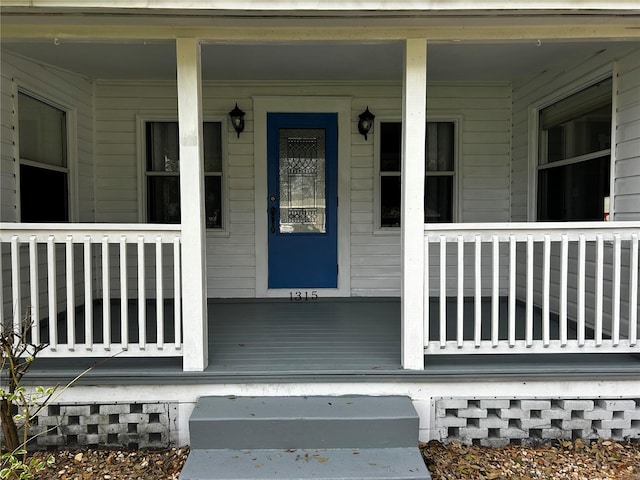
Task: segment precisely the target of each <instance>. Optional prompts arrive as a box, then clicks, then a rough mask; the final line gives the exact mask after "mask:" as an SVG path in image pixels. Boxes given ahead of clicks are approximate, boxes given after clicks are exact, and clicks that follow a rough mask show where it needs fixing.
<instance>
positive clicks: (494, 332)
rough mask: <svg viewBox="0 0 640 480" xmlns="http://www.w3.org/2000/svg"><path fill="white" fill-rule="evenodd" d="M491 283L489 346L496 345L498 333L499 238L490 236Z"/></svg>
mask: <svg viewBox="0 0 640 480" xmlns="http://www.w3.org/2000/svg"><path fill="white" fill-rule="evenodd" d="M491 245H492V249H491V252H492V253H491V257H492V258H491V260H492V262H491V263H492V273H493V285H492V287H491V346H492V347H497V346H498V341H499V340H500V338H499V333H500V240H499V239H498V236H497V235H492V236H491Z"/></svg>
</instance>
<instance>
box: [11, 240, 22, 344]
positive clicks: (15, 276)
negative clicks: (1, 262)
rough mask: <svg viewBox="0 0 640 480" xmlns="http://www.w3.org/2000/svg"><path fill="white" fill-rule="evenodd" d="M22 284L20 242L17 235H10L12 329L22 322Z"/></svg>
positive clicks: (17, 327)
mask: <svg viewBox="0 0 640 480" xmlns="http://www.w3.org/2000/svg"><path fill="white" fill-rule="evenodd" d="M21 287H22V285H21V280H20V244H19V243H18V236H17V235H14V236H13V237H11V303H12V305H13V331H14V332H19V331H20V322H22V306H21V305H20V302H22V288H21Z"/></svg>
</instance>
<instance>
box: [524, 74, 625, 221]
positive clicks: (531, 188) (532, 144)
mask: <svg viewBox="0 0 640 480" xmlns="http://www.w3.org/2000/svg"><path fill="white" fill-rule="evenodd" d="M612 68H613V67H612V65H606V66H605V67H602V68H599V69H598V70H596V71H595V72H593V73H592V74H591V75H589V76H588V77H583V78H581V79H579V80H575V81H573V82H571V83H569V84H567V85H565V86H564V87H563V88H560V89H558V90H555V91H554V92H553V93H552V94H549V95H546V96H544V97H542V98H540V99H538V100H537V101H535V102H533V103H532V104H530V105H529V133H528V135H529V162H528V164H529V168H528V176H529V179H528V182H527V186H528V191H527V220H528V221H529V222H537V221H538V171H539V170H540V167H542V169H544V168H549V167H547V166H545V165H542V166H541V165H538V161H539V159H538V155H539V145H540V122H539V119H540V111H541V110H543V109H544V108H547V107H548V106H550V105H553V104H554V103H557V102H559V101H561V100H563V99H565V98H567V97H570V96H571V95H573V94H574V93H578V92H580V91H582V90H584V89H586V88H589V87H590V86H592V85H594V84H596V83H598V82H601V81H602V80H605V79H607V78H609V77H612V79H613V85H612V92H611V101H612V110H613V111H612V116H611V130H612V134H611V148H610V149H608V150H610V152H609V153H610V157H611V162H610V169H611V170H610V178H611V182H612V183H613V181H614V172H615V169H614V167H615V159H614V155H615V145H616V138H615V127H616V125H615V123H616V119H615V117H616V115H615V91H616V77H615V75H614V73H615V72H614V71H613V70H612ZM596 153H598V154H602V155H606V151H605V150H602V151H600V152H596ZM591 155H595V154H587V155H585V156H584V157H587V156H591ZM602 155H597V156H602ZM593 158H596V157H595V156H594V157H593ZM568 160H571V161H569V163H575V161H582V160H585V158H581V157H574V158H572V159H568ZM554 163H555V165H554V166H560V165H561V164H560V163H558V162H554ZM547 165H548V164H547ZM609 195H610V197H611V198H612V199H613V197H614V190H613V185H612V186H611V190H610V194H609ZM613 203H614V202H613V201H612V202H611V208H610V217H609V218H611V219H613V213H614V212H613Z"/></svg>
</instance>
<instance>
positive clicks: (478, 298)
mask: <svg viewBox="0 0 640 480" xmlns="http://www.w3.org/2000/svg"><path fill="white" fill-rule="evenodd" d="M474 259H475V277H476V278H475V292H474V298H473V303H474V310H475V313H474V318H473V325H474V327H473V340H474V344H475V346H476V347H479V346H480V342H481V341H482V239H481V238H480V235H476V239H475V255H474Z"/></svg>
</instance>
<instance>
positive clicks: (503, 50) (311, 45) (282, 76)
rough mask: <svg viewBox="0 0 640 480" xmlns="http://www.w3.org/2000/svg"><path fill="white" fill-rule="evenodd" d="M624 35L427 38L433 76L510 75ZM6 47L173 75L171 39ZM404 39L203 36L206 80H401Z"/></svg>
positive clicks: (116, 74) (64, 63) (43, 57)
mask: <svg viewBox="0 0 640 480" xmlns="http://www.w3.org/2000/svg"><path fill="white" fill-rule="evenodd" d="M631 48H640V41H628V42H605V41H601V42H557V41H556V42H546V41H541V42H540V43H538V42H537V41H526V42H524V41H523V42H500V43H471V42H469V43H465V42H459V43H439V44H438V43H432V44H429V45H428V52H427V60H428V67H427V73H428V79H429V80H430V81H515V80H520V79H523V78H527V77H531V76H535V75H537V74H539V73H541V72H543V71H544V70H547V69H549V68H551V67H553V66H554V65H558V64H563V63H566V62H567V60H568V59H570V60H571V61H575V60H576V59H580V58H585V59H587V58H590V57H592V56H594V55H597V54H598V52H601V51H602V50H605V49H618V50H624V51H627V50H630V49H631ZM2 50H3V52H9V53H13V54H16V55H20V56H23V57H26V58H29V59H32V60H33V61H36V62H38V63H41V64H45V65H51V66H54V67H57V68H61V69H63V70H67V71H71V72H74V73H78V74H80V75H83V76H86V77H89V78H93V79H104V80H175V78H176V67H175V44H174V43H173V42H143V41H139V42H122V43H114V42H108V43H97V42H91V43H89V42H78V41H75V42H74V41H68V40H66V39H61V40H57V41H53V40H49V41H46V42H43V41H37V42H17V41H16V42H6V41H4V42H3V43H2ZM402 65H403V44H402V43H401V42H387V43H377V42H376V43H355V42H297V43H254V44H249V43H240V44H204V45H203V46H202V72H203V79H204V80H205V81H207V80H211V81H282V80H286V81H303V80H314V81H398V82H399V81H401V80H402V69H403V67H402Z"/></svg>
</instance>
